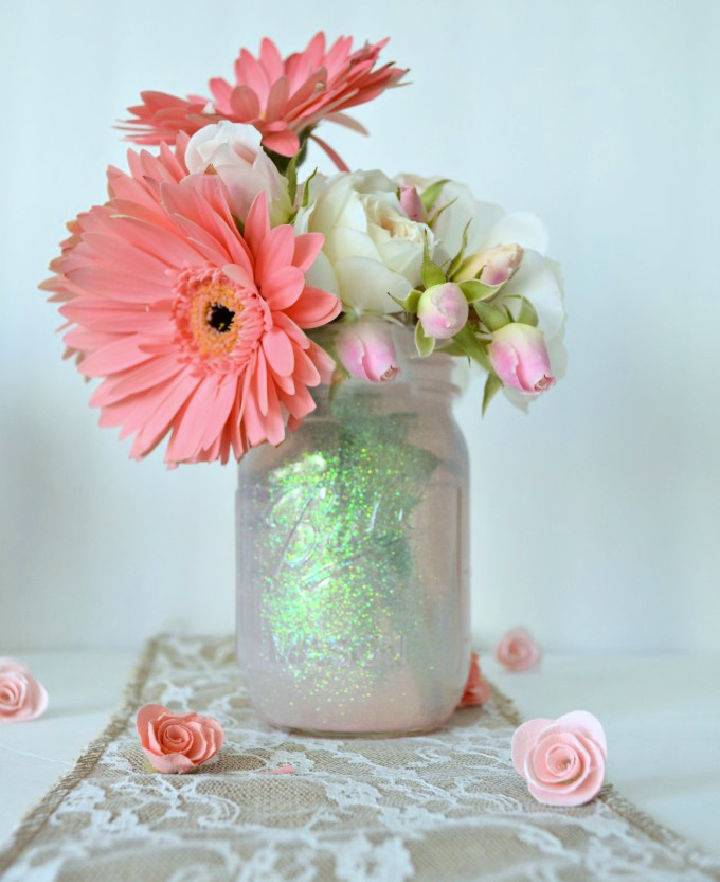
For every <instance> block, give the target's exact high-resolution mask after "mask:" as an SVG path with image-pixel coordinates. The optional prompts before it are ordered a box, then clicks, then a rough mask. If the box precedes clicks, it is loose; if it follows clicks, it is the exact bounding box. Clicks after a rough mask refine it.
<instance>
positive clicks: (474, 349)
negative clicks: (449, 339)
mask: <svg viewBox="0 0 720 882" xmlns="http://www.w3.org/2000/svg"><path fill="white" fill-rule="evenodd" d="M453 341H454V342H455V343H457V344H458V345H459V346H461V347H462V351H463V352H464V353H465V355H467V356H468V358H472V360H473V361H477V362H478V363H479V364H481V365H482V366H483V367H484V368H485V370H487V371H489V370H490V362H489V361H488V357H487V353H486V352H485V346H484V344H483V342H482V341H481V340H478V338H477V337H476V336H475V332H474V331H473V329H472V325H469V324H467V325H465V327H464V328H463V329H462V331H459V332H458V333H457V334H455V336H454V337H453Z"/></svg>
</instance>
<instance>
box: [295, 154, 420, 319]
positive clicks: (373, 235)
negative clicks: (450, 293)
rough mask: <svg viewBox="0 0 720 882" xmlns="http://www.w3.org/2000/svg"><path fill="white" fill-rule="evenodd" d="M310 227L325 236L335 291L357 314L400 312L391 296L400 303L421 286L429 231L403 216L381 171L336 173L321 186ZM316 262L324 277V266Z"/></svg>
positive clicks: (391, 184)
mask: <svg viewBox="0 0 720 882" xmlns="http://www.w3.org/2000/svg"><path fill="white" fill-rule="evenodd" d="M308 227H309V229H310V230H312V231H315V232H320V233H323V234H324V235H325V246H324V249H323V252H324V255H325V257H326V258H327V264H328V265H329V267H330V268H331V270H332V272H333V273H334V276H335V279H336V287H335V288H334V290H335V291H336V292H337V293H338V294H339V296H340V297H341V299H342V301H343V303H344V304H345V306H346V307H348V308H350V309H354V310H356V311H357V312H366V311H371V312H379V313H392V312H398V311H399V310H400V307H399V306H398V304H397V303H396V302H395V300H394V299H393V297H394V298H397V299H398V300H403V299H404V298H405V297H407V295H408V293H409V292H410V290H411V289H412V288H413V287H414V286H415V285H417V284H419V282H420V266H421V263H422V256H423V249H424V247H425V241H426V239H427V241H428V244H429V247H430V248H431V249H432V248H433V235H432V231H431V230H430V228H429V227H428V226H427V224H424V223H420V222H417V221H413V220H411V219H410V218H409V217H408V216H407V215H406V213H405V212H404V211H403V209H402V207H401V205H400V201H399V199H398V195H397V184H396V183H395V182H394V181H392V180H390V178H388V177H386V176H385V175H384V174H383V173H382V172H380V171H369V172H353V173H346V174H340V175H337V176H336V177H334V178H332V179H330V180H329V181H327V182H325V184H324V186H323V187H322V188H321V189H320V192H319V194H318V196H317V201H316V202H315V204H314V205H313V208H312V211H311V213H310V215H309V222H308ZM320 263H321V264H322V265H323V272H326V271H327V269H328V266H327V265H325V262H324V261H320ZM314 269H315V267H313V270H314ZM314 283H315V282H313V284H314ZM391 295H392V296H391Z"/></svg>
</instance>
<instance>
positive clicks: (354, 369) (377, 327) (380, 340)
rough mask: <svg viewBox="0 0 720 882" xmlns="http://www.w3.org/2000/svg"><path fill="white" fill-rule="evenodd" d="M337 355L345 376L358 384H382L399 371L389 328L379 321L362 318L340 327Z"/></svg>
mask: <svg viewBox="0 0 720 882" xmlns="http://www.w3.org/2000/svg"><path fill="white" fill-rule="evenodd" d="M337 354H338V357H339V358H340V361H341V362H342V363H343V365H344V366H345V369H346V370H347V372H348V373H349V374H351V375H352V376H353V377H357V378H358V379H359V380H368V381H369V382H371V383H385V382H387V381H388V380H392V379H393V378H394V377H395V376H396V375H397V373H398V371H399V368H398V363H397V354H396V352H395V344H394V343H393V339H392V335H391V333H390V327H389V326H388V324H387V323H386V322H384V321H382V320H381V319H374V318H363V319H360V321H357V322H353V323H352V324H346V325H343V326H342V327H341V329H340V332H339V334H338V340H337Z"/></svg>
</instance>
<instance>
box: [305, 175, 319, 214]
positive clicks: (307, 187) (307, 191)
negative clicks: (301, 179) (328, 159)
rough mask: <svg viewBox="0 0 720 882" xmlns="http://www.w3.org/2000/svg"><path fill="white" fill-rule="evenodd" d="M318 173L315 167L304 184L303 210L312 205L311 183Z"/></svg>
mask: <svg viewBox="0 0 720 882" xmlns="http://www.w3.org/2000/svg"><path fill="white" fill-rule="evenodd" d="M317 173H318V170H317V166H315V168H314V169H313V170H312V172H311V173H310V174H309V175H308V176H307V178H305V183H304V184H303V195H302V208H307V207H308V205H310V181H312V179H313V178H314V177H315V175H316V174H317Z"/></svg>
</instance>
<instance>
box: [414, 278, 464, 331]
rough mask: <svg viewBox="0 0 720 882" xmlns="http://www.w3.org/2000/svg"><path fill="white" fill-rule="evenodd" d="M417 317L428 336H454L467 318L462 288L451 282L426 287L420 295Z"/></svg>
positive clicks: (460, 329)
mask: <svg viewBox="0 0 720 882" xmlns="http://www.w3.org/2000/svg"><path fill="white" fill-rule="evenodd" d="M417 317H418V321H419V322H420V324H421V325H422V327H423V331H425V333H426V334H427V335H428V337H434V338H435V339H436V340H449V339H450V338H451V337H454V336H455V334H457V333H458V331H462V329H463V328H464V327H465V323H466V322H467V320H468V302H467V298H466V297H465V295H464V294H463V291H462V288H461V287H460V286H459V285H455V284H453V282H446V283H445V284H444V285H433V287H432V288H428V289H427V291H424V292H423V294H422V295H421V296H420V301H419V302H418V308H417Z"/></svg>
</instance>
